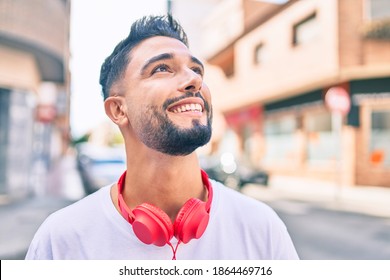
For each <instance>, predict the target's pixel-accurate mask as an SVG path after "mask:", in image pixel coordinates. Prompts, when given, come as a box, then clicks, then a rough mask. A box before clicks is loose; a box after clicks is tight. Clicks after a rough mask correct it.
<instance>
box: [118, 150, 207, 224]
mask: <svg viewBox="0 0 390 280" xmlns="http://www.w3.org/2000/svg"><path fill="white" fill-rule="evenodd" d="M143 155H144V156H143V157H142V156H141V155H140V154H138V155H137V156H134V155H129V154H128V157H127V162H128V167H127V174H126V180H125V183H124V188H123V192H122V194H123V198H124V201H125V203H126V204H127V206H128V207H129V208H130V209H134V208H135V207H136V206H138V205H140V204H142V203H144V202H147V203H150V204H153V205H155V206H157V207H159V208H160V209H161V210H163V211H164V212H165V213H167V214H168V216H169V217H170V218H171V220H172V221H174V220H175V218H176V215H177V213H178V211H179V210H180V208H181V207H182V206H183V204H184V203H185V202H186V201H187V200H188V199H189V198H192V197H194V198H198V199H201V200H203V201H206V200H207V191H206V190H205V188H204V186H203V182H202V178H201V176H200V167H199V163H198V159H197V156H196V154H195V153H193V154H190V155H188V156H180V157H173V156H167V155H162V154H154V155H150V154H149V155H145V154H143ZM115 189H116V188H115ZM114 196H115V197H117V196H116V195H115V194H114ZM114 201H115V200H114Z"/></svg>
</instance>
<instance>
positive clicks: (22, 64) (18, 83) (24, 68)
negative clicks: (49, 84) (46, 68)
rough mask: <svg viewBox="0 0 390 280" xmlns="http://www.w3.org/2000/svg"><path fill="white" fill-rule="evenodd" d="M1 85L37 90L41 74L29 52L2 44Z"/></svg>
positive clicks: (0, 61) (0, 60)
mask: <svg viewBox="0 0 390 280" xmlns="http://www.w3.org/2000/svg"><path fill="white" fill-rule="evenodd" d="M0 57H1V59H0V86H1V87H5V88H16V89H26V90H29V91H34V92H37V89H38V86H39V83H40V74H39V70H38V66H37V64H36V61H35V58H34V56H33V55H31V54H29V53H24V52H21V51H17V50H14V49H10V48H6V47H3V46H0Z"/></svg>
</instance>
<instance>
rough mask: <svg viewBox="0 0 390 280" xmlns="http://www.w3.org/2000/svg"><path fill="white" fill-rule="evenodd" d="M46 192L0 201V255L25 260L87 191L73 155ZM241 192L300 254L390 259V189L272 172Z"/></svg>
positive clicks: (63, 162)
mask: <svg viewBox="0 0 390 280" xmlns="http://www.w3.org/2000/svg"><path fill="white" fill-rule="evenodd" d="M47 185H48V188H47V190H46V194H43V193H42V194H40V195H38V196H36V197H30V198H27V199H25V200H23V201H19V202H16V203H6V202H4V201H3V202H2V204H1V205H0V220H1V221H2V225H1V228H0V259H23V258H24V255H25V253H26V250H27V248H28V245H29V243H30V242H31V239H32V237H33V235H34V233H35V231H36V230H37V229H38V227H39V225H40V224H41V223H42V222H43V220H44V219H45V218H46V217H47V216H48V215H49V214H50V213H52V212H53V211H55V210H57V209H59V208H62V207H64V206H66V205H68V204H69V203H72V202H74V201H76V200H78V199H80V198H82V197H83V196H85V192H84V188H83V185H82V182H81V179H80V176H79V174H78V171H77V169H76V162H75V157H74V155H72V154H70V155H67V156H66V157H64V158H63V159H62V160H61V161H59V162H58V163H57V166H56V168H53V169H52V171H51V173H50V175H49V178H48V184H47ZM242 192H243V193H244V194H246V195H249V196H252V197H254V198H256V199H259V200H262V201H264V202H266V203H267V204H269V205H270V206H271V207H272V208H274V209H275V211H276V212H277V213H278V214H279V216H280V217H281V218H282V219H283V221H284V222H285V223H286V225H287V227H288V229H289V232H290V234H291V236H292V239H293V241H294V243H295V245H296V248H297V251H298V253H299V255H300V257H301V259H335V260H338V259H390V206H389V205H390V203H389V202H390V189H388V188H381V187H360V186H359V187H343V188H340V187H338V186H335V185H334V184H331V183H324V182H318V181H314V180H312V181H310V180H307V179H297V178H295V179H294V178H288V177H280V176H279V177H271V178H270V185H269V186H268V187H264V186H259V185H246V186H245V187H244V188H243V189H242Z"/></svg>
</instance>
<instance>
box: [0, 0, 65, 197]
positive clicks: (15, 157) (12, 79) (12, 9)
mask: <svg viewBox="0 0 390 280" xmlns="http://www.w3.org/2000/svg"><path fill="white" fill-rule="evenodd" d="M69 19H70V1H69V0H19V1H12V0H0V196H1V197H6V198H10V199H17V198H23V197H26V196H27V195H29V194H32V193H37V192H40V191H42V189H41V188H43V187H44V186H43V181H42V180H43V177H44V176H45V173H46V172H47V170H48V169H49V168H50V164H51V162H52V161H53V160H55V157H56V156H59V155H60V154H61V153H63V151H64V150H65V149H66V147H67V145H68V132H69V79H70V75H69V71H68V61H69V49H68V46H69Z"/></svg>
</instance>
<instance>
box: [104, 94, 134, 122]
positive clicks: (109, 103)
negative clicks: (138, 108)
mask: <svg viewBox="0 0 390 280" xmlns="http://www.w3.org/2000/svg"><path fill="white" fill-rule="evenodd" d="M104 109H105V111H106V114H107V116H108V117H109V118H110V119H111V120H112V121H113V122H114V123H115V124H116V125H118V126H119V127H121V126H123V125H127V124H128V121H129V120H128V118H127V114H126V104H125V99H124V98H123V97H122V96H110V97H107V99H106V100H105V101H104Z"/></svg>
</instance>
